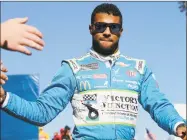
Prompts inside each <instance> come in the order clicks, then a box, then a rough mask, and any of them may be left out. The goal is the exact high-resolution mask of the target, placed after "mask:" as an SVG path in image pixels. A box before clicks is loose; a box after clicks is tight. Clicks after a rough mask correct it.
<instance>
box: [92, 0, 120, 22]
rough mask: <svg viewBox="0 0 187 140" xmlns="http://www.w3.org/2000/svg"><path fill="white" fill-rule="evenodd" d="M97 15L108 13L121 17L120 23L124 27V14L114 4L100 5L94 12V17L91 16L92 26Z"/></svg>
mask: <svg viewBox="0 0 187 140" xmlns="http://www.w3.org/2000/svg"><path fill="white" fill-rule="evenodd" d="M97 13H107V14H112V15H114V16H119V17H120V23H121V25H122V23H123V18H122V14H121V12H120V10H119V8H118V7H117V6H116V5H114V4H110V3H103V4H100V5H98V6H97V7H96V8H95V9H94V10H93V12H92V16H91V24H93V23H94V18H95V15H96V14H97Z"/></svg>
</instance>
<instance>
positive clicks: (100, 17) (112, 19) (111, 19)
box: [94, 13, 120, 23]
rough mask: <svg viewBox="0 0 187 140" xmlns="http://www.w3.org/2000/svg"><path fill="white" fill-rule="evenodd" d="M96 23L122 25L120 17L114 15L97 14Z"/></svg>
mask: <svg viewBox="0 0 187 140" xmlns="http://www.w3.org/2000/svg"><path fill="white" fill-rule="evenodd" d="M94 22H105V23H120V17H119V16H114V15H112V14H110V15H109V14H107V13H97V14H96V15H95V18H94Z"/></svg>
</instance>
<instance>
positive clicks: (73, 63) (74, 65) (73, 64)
mask: <svg viewBox="0 0 187 140" xmlns="http://www.w3.org/2000/svg"><path fill="white" fill-rule="evenodd" d="M69 62H70V63H71V64H72V66H73V68H74V69H78V67H77V65H76V64H75V62H73V60H70V61H69Z"/></svg>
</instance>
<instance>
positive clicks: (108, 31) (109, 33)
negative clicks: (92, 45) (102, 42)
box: [103, 27, 111, 37]
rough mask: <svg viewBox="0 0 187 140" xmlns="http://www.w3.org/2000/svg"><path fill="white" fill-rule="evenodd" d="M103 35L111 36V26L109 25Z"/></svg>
mask: <svg viewBox="0 0 187 140" xmlns="http://www.w3.org/2000/svg"><path fill="white" fill-rule="evenodd" d="M103 36H104V37H110V36H111V32H110V28H109V27H107V28H106V30H105V31H104V32H103Z"/></svg>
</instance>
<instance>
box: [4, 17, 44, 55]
mask: <svg viewBox="0 0 187 140" xmlns="http://www.w3.org/2000/svg"><path fill="white" fill-rule="evenodd" d="M27 21H28V18H27V17H26V18H14V19H9V20H7V21H5V22H4V23H2V24H1V47H2V48H4V49H7V50H11V51H17V52H21V53H24V54H27V55H31V54H32V53H31V52H30V51H29V50H28V49H27V48H26V47H25V46H28V47H31V48H33V49H36V50H42V49H43V47H44V41H43V40H42V37H43V35H42V33H41V32H40V31H39V30H38V29H37V28H35V27H33V26H30V25H26V24H25V23H26V22H27Z"/></svg>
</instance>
